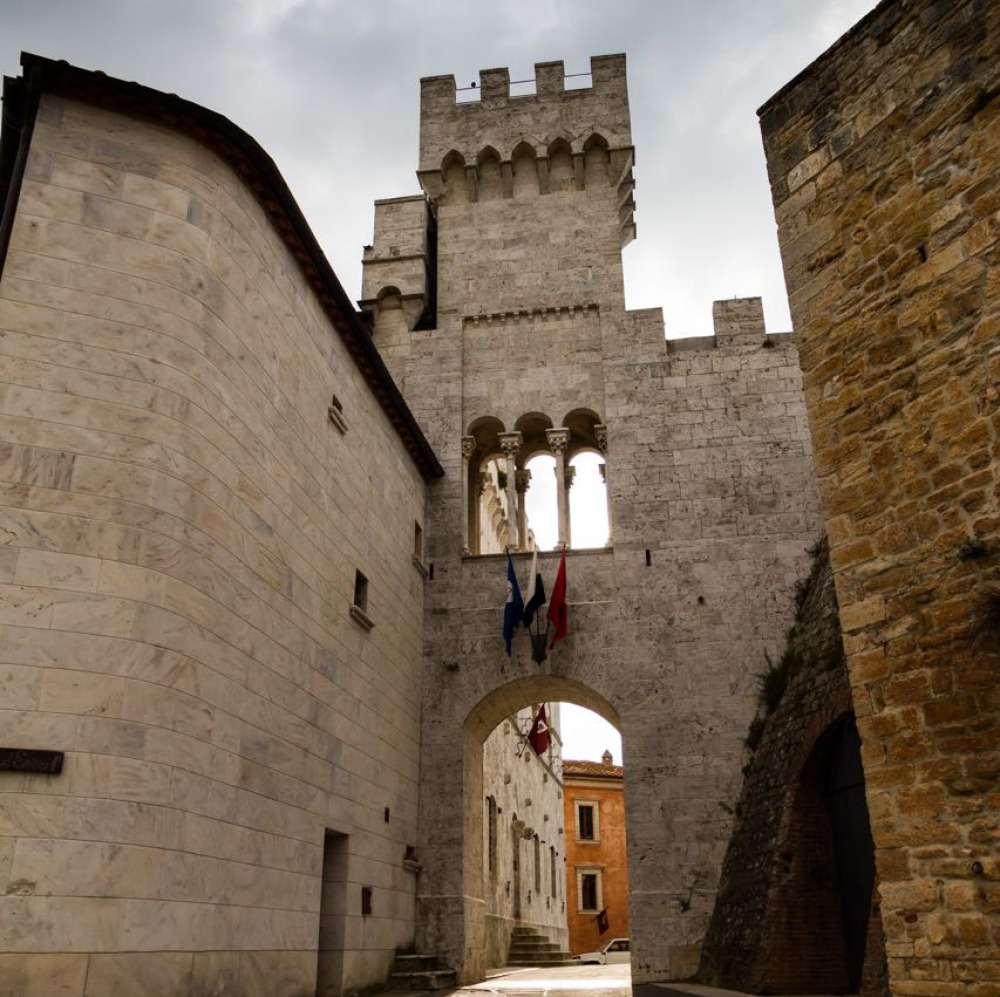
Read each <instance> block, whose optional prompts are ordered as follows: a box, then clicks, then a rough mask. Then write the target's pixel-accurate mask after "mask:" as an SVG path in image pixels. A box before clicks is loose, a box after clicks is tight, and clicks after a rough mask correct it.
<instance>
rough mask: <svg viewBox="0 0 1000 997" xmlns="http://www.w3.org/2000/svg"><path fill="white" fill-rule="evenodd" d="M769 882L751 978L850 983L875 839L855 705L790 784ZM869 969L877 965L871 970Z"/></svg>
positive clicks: (848, 986) (866, 933) (795, 985)
mask: <svg viewBox="0 0 1000 997" xmlns="http://www.w3.org/2000/svg"><path fill="white" fill-rule="evenodd" d="M777 862H778V866H777V870H776V880H775V884H774V886H773V887H772V889H771V890H770V895H769V897H768V904H767V912H766V914H765V920H764V931H763V938H762V945H761V953H760V970H759V979H760V980H761V983H762V986H763V987H764V988H765V989H766V992H768V993H777V994H781V993H802V994H805V993H858V991H859V988H860V986H861V982H862V978H863V976H864V975H865V969H866V958H869V959H872V960H878V959H881V958H883V957H884V954H883V953H882V952H879V951H876V949H877V946H871V947H870V948H871V950H870V951H869V945H868V940H869V938H870V937H872V936H873V934H875V933H874V932H873V930H872V926H873V920H874V921H875V922H877V920H878V915H877V914H873V911H872V897H873V891H874V882H875V859H874V844H873V842H872V837H871V828H870V824H869V818H868V806H867V803H866V801H865V793H864V771H863V768H862V763H861V741H860V738H859V736H858V731H857V725H856V724H855V721H854V715H853V714H852V713H848V714H846V715H843V716H841V717H840V718H839V719H837V720H836V721H834V723H832V724H831V725H830V726H829V727H827V729H826V730H825V731H824V732H823V734H822V735H821V736H820V737H819V739H818V740H817V742H816V744H815V745H814V746H813V748H812V751H811V752H810V753H809V756H808V758H807V759H806V762H805V764H804V765H803V767H802V770H801V772H800V774H799V778H798V780H797V781H796V783H795V785H793V786H792V787H791V789H790V790H789V795H788V798H787V801H786V804H785V810H784V814H783V818H782V827H781V837H780V841H779V847H778V853H777ZM874 972H876V973H877V969H875V970H874Z"/></svg>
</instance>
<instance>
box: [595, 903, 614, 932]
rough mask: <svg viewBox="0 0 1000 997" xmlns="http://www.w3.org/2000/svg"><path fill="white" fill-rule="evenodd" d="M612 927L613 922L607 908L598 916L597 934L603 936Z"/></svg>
mask: <svg viewBox="0 0 1000 997" xmlns="http://www.w3.org/2000/svg"><path fill="white" fill-rule="evenodd" d="M610 927H611V922H610V920H609V919H608V908H607V907H605V908H604V910H602V911H600V912H599V913H598V915H597V932H598V934H601V935H603V934H604V932H605V931H607V930H608V928H610Z"/></svg>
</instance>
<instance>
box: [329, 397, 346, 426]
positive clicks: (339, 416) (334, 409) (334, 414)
mask: <svg viewBox="0 0 1000 997" xmlns="http://www.w3.org/2000/svg"><path fill="white" fill-rule="evenodd" d="M326 414H327V415H328V416H329V418H330V422H332V423H333V424H334V425H335V426H336V427H337V429H338V430H340V432H341V433H346V432H347V420H346V419H344V406H343V405H342V404H341V402H340V399H339V398H338V397H337V396H336V395H333V396H332V397H331V399H330V405H329V407H328V408H327V410H326Z"/></svg>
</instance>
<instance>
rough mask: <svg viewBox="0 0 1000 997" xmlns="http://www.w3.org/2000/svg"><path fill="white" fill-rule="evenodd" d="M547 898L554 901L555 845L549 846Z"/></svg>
mask: <svg viewBox="0 0 1000 997" xmlns="http://www.w3.org/2000/svg"><path fill="white" fill-rule="evenodd" d="M549 874H550V877H551V880H550V882H549V896H551V897H552V899H553V900H555V897H556V849H555V845H549Z"/></svg>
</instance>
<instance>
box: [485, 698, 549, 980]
mask: <svg viewBox="0 0 1000 997" xmlns="http://www.w3.org/2000/svg"><path fill="white" fill-rule="evenodd" d="M536 710H537V707H535V706H533V707H530V708H528V709H525V710H521V711H520V713H518V714H517V715H516V716H514V717H508V718H506V719H505V720H503V721H502V722H501V723H500V725H499V726H498V727H496V728H494V730H493V733H492V734H490V736H489V737H488V738H487V739H486V743H485V744H484V745H483V788H484V792H485V794H486V797H487V798H489V797H492V798H493V800H494V802H495V806H496V824H495V835H496V839H495V844H494V845H493V855H492V859H491V857H490V840H489V837H490V835H489V826H488V823H489V822H488V819H484V825H483V831H484V837H483V860H484V861H483V864H484V882H485V887H486V888H485V891H484V892H485V900H486V926H485V927H486V963H487V965H488V966H490V967H498V966H505V965H507V956H508V953H509V952H510V937H511V932H512V930H513V928H514V926H515V924H522V925H527V926H528V927H532V928H534V929H535V930H537V931H539V932H540V933H541V934H543V935H545V937H546V938H548V940H549V941H551V942H554V943H555V944H557V945H559V946H560V947H561V948H563V949H565V948H566V944H567V928H566V886H565V883H564V875H565V871H564V870H565V845H566V838H565V835H564V831H563V817H562V814H563V784H562V775H561V771H562V749H561V745H560V742H559V736H558V729H559V704H558V703H548V704H547V705H546V716H547V718H548V724H549V730H550V732H551V736H550V742H549V750H548V751H546V752H545V753H544V754H543V755H541V756H539V755H536V754H535V752H534V751H533V750H532V748H531V747H530V746H529V744H528V742H527V740H526V738H525V734H526V732H527V731H528V730H530V728H531V724H532V722H533V721H534V714H535V712H536ZM486 814H487V815H488V803H487V810H486ZM536 838H537V839H538V844H537V846H536V845H535V839H536ZM536 847H537V852H536ZM515 849H516V853H517V854H516V860H517V861H516V865H515ZM536 859H537V863H536ZM553 863H554V865H555V872H554V873H553ZM515 910H516V911H517V913H516V914H515Z"/></svg>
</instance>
